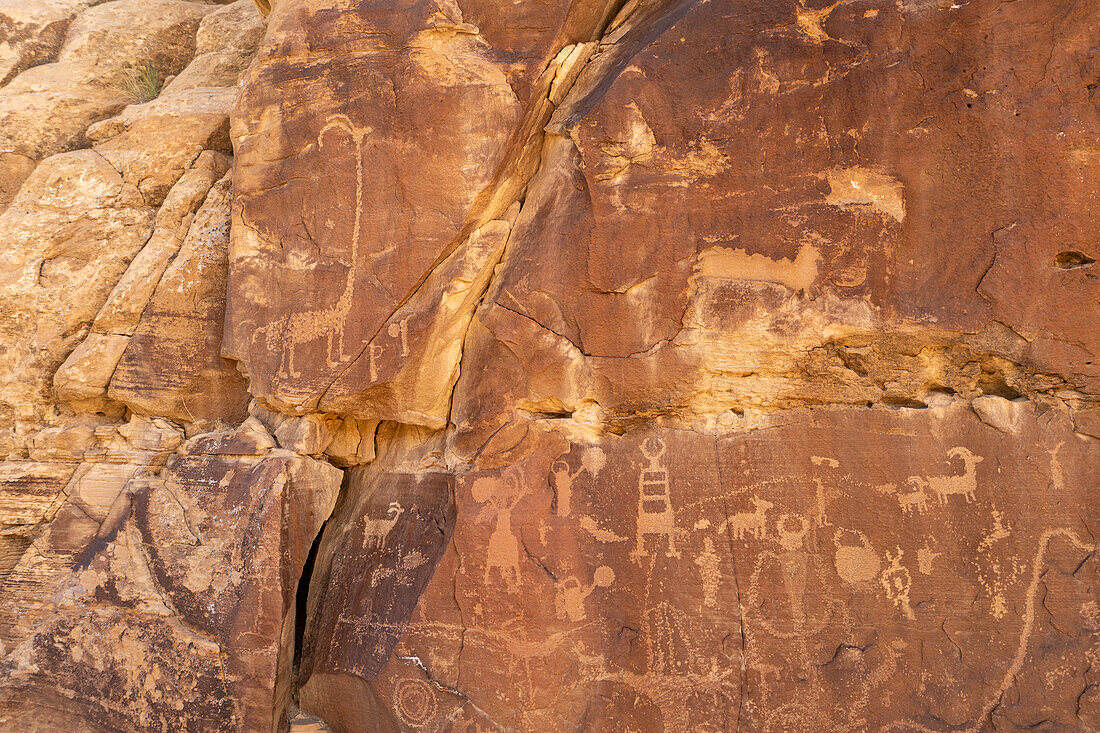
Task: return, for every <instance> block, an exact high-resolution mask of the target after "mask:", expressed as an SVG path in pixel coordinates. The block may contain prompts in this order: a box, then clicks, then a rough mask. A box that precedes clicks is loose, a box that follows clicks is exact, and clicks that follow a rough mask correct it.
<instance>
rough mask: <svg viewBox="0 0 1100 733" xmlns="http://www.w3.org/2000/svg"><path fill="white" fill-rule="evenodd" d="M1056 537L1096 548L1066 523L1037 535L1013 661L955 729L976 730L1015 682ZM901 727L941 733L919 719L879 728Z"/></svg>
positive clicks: (966, 732)
mask: <svg viewBox="0 0 1100 733" xmlns="http://www.w3.org/2000/svg"><path fill="white" fill-rule="evenodd" d="M1055 537H1065V538H1066V539H1067V540H1069V541H1070V542H1071V543H1072V544H1073V545H1074V547H1076V548H1078V549H1079V550H1084V551H1087V552H1095V551H1096V549H1097V547H1096V545H1090V544H1088V543H1087V542H1085V541H1084V540H1082V539H1081V538H1080V537H1079V536H1078V534H1077V533H1076V532H1075V531H1074V530H1072V529H1070V528H1069V527H1057V528H1051V529H1048V530H1046V531H1045V532H1043V534H1042V536H1041V537H1040V538H1039V549H1038V551H1037V552H1036V553H1035V559H1034V560H1033V561H1032V564H1031V582H1030V583H1029V584H1028V588H1027V596H1026V599H1025V605H1024V616H1023V619H1024V623H1023V626H1022V627H1021V628H1020V641H1019V644H1018V645H1017V647H1016V654H1015V655H1013V657H1012V663H1011V664H1010V665H1009V666H1008V669H1007V670H1005V673H1004V676H1003V677H1002V678H1001V684H1000V685H999V686H998V687H997V689H996V690H995V691H994V692H993V694H992V695H990V696H989V698H988V699H987V700H986V702H985V704H984V705H982V709H981V712H979V713H978V715H977V717H976V718H975V720H974V722H973V723H972V724H971V725H970V726H969V727H967V728H964V729H961V730H959V731H958V733H978V731H980V730H981V728H982V726H983V725H984V724H985V722H986V720H987V719H988V718H989V716H990V715H992V714H993V711H994V710H996V709H997V707H998V706H999V705H1000V704H1001V701H1002V700H1003V698H1004V694H1005V693H1006V692H1008V690H1009V689H1010V688H1011V687H1012V685H1013V684H1014V680H1015V677H1016V675H1018V674H1019V673H1020V670H1021V669H1023V666H1024V661H1025V660H1026V659H1027V647H1028V642H1029V641H1030V640H1031V635H1032V633H1033V632H1034V630H1035V615H1036V606H1037V604H1038V591H1039V585H1040V584H1041V583H1042V582H1043V565H1044V562H1045V560H1046V553H1047V550H1048V549H1049V548H1050V542H1051V540H1053V539H1054V538H1055ZM904 730H917V731H921V733H943V730H939V731H937V730H935V729H933V728H929V727H928V726H926V725H924V724H923V723H918V722H917V721H915V720H911V719H910V720H902V721H898V722H895V723H891V724H889V725H887V726H884V727H883V728H881V729H880V733H889V731H904Z"/></svg>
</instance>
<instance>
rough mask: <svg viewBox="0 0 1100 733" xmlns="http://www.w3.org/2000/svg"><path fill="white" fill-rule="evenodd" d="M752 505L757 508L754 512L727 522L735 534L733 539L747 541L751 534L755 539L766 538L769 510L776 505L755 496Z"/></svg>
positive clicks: (743, 514) (736, 516)
mask: <svg viewBox="0 0 1100 733" xmlns="http://www.w3.org/2000/svg"><path fill="white" fill-rule="evenodd" d="M752 505H753V506H754V507H756V508H755V510H754V511H751V512H742V513H740V514H734V515H733V516H732V517H730V518H729V520H728V521H727V525H726V526H727V527H728V528H729V531H730V532H731V533H732V534H733V539H735V540H743V539H745V534H746V533H751V534H752V536H753V538H755V539H760V538H762V537H763V536H764V532H765V530H766V529H767V521H768V520H767V513H768V510H769V509H771V508H772V507H774V506H775V505H774V504H772V503H771V502H770V501H767V500H765V499H759V498H757V497H755V496H754V497H753V498H752Z"/></svg>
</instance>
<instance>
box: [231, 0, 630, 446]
mask: <svg viewBox="0 0 1100 733" xmlns="http://www.w3.org/2000/svg"><path fill="white" fill-rule="evenodd" d="M466 5H469V6H470V7H469V13H468V14H467V12H466V11H467V8H466V7H464V6H463V4H461V3H428V4H419V5H414V6H408V7H401V8H397V7H382V6H375V5H372V4H369V3H356V4H354V5H353V6H352V7H350V8H347V9H346V13H345V12H339V13H337V12H335V11H336V6H335V5H333V4H332V3H328V2H312V3H306V4H303V5H300V6H296V7H294V8H293V9H292V8H291V6H289V5H288V6H285V7H284V8H281V9H280V8H277V9H276V10H275V12H274V13H273V14H272V15H271V17H270V19H269V21H268V23H269V26H268V27H269V31H268V39H269V48H268V49H267V50H266V51H265V52H264V53H263V54H261V56H260V57H259V59H258V61H257V63H256V64H255V66H254V67H253V68H252V70H251V71H250V72H249V76H248V79H247V82H246V85H245V94H244V95H243V96H242V98H241V99H240V101H239V103H238V106H237V112H236V114H235V118H234V127H233V135H234V139H235V141H236V150H237V164H236V165H237V173H236V179H235V180H236V182H237V187H238V189H237V190H238V205H237V209H236V213H235V218H234V221H235V224H234V227H233V233H234V234H233V236H234V243H233V246H232V248H231V271H230V291H229V292H230V296H229V313H230V318H229V322H230V324H232V325H231V328H230V329H229V330H228V332H227V342H226V353H227V354H228V355H230V356H232V357H233V358H236V359H239V360H240V361H241V362H242V363H243V364H244V365H245V367H246V369H247V371H248V373H249V375H250V377H251V380H252V382H251V385H252V390H253V393H254V394H255V395H256V396H257V397H259V398H260V399H261V400H262V401H264V402H266V403H268V404H269V405H270V406H272V407H275V408H277V409H280V410H283V411H287V412H292V413H301V412H306V411H309V410H313V409H321V410H326V411H338V412H341V413H345V414H353V415H356V416H358V417H363V418H382V419H392V420H396V421H401V422H406V423H413V424H421V425H425V426H427V427H430V428H433V429H438V428H441V427H443V426H444V425H445V424H446V412H447V404H448V401H449V392H450V388H451V386H452V385H453V383H454V379H455V378H456V377H457V370H458V361H459V354H458V352H459V350H460V349H458V348H455V347H457V346H458V344H460V343H461V340H462V333H463V332H464V330H465V325H466V322H467V321H468V318H469V316H470V313H471V312H472V310H473V308H474V306H475V305H476V303H477V301H478V300H479V299H480V296H481V293H482V292H483V291H484V288H485V286H486V284H487V281H488V278H489V275H490V274H491V270H492V267H493V265H495V264H496V262H497V261H498V260H499V258H500V255H501V252H502V249H503V247H504V244H505V242H506V240H507V236H508V229H509V227H510V223H511V222H510V219H509V215H508V212H509V208H510V207H511V206H512V204H513V203H514V202H515V201H516V200H517V199H518V198H519V197H520V196H521V194H522V189H523V185H524V180H525V178H526V177H529V175H530V173H531V172H533V170H534V168H535V167H537V164H538V138H539V136H540V135H541V131H540V130H541V127H542V125H543V124H545V121H546V119H547V118H548V117H549V114H550V112H551V111H552V109H553V103H555V102H556V101H560V100H559V99H558V98H557V97H554V99H553V100H550V99H548V97H553V96H554V94H555V93H556V89H557V87H555V86H554V85H555V84H559V83H560V84H564V85H565V87H566V88H567V86H568V84H567V83H565V81H564V80H565V79H566V77H568V76H569V73H570V70H571V69H574V68H576V70H578V71H579V66H580V62H581V56H582V55H583V54H581V53H573V52H572V51H573V50H578V51H579V50H581V49H580V46H583V44H574V45H572V46H569V47H568V49H567V48H564V47H566V46H567V43H568V42H572V41H590V40H592V39H593V38H595V37H597V36H598V33H599V29H600V27H602V23H604V22H606V17H605V16H607V15H608V13H609V10H608V9H607V8H605V7H602V6H601V7H596V4H595V3H584V2H577V3H573V4H569V3H565V2H561V3H548V4H540V5H538V6H532V7H531V8H529V9H528V8H525V9H524V10H523V11H522V13H521V16H523V17H526V16H532V17H538V18H539V22H538V23H536V25H534V26H533V27H532V28H531V29H530V30H529V31H528V32H527V33H526V34H525V36H526V38H525V39H524V41H523V43H520V41H519V39H518V37H517V35H516V33H515V30H514V28H512V27H511V24H512V23H513V22H516V20H517V18H515V17H514V16H513V15H512V14H511V13H509V14H501V13H499V11H497V10H496V9H495V8H490V7H488V6H485V5H484V4H483V3H474V2H471V3H466ZM330 6H331V7H330ZM342 7H343V6H341V8H342ZM467 15H468V16H469V17H467ZM475 18H476V23H477V24H476V25H475V24H474V22H471V21H472V20H473V19H475ZM543 24H544V25H543ZM306 37H308V38H309V39H310V40H309V42H308V43H309V47H310V49H311V50H310V55H309V56H308V57H303V56H300V55H298V53H297V51H295V50H294V49H297V48H300V47H301V44H302V42H303V39H305V38H306ZM362 38H370V39H371V40H370V42H369V43H367V44H366V45H364V44H363V43H362V41H361V39H362ZM498 43H499V44H500V45H496V44H498ZM307 59H308V60H307ZM303 98H308V99H309V104H308V105H303V104H301V103H299V101H297V100H300V99H303ZM319 169H324V170H326V171H328V172H329V174H328V175H327V176H326V177H324V178H319V177H317V176H315V175H313V174H312V173H307V172H311V171H316V170H319ZM305 202H309V203H308V205H306V206H305V208H304V209H303V205H305ZM274 282H281V283H291V284H292V285H291V287H289V288H283V289H282V293H281V294H280V293H278V292H275V291H273V290H272V288H271V284H272V283H274ZM441 344H446V345H447V347H448V348H445V349H442V352H443V353H439V352H440V345H441ZM305 364H311V365H318V366H319V367H320V368H314V369H310V370H304V369H303V365H305ZM442 364H446V368H444V367H443V366H442Z"/></svg>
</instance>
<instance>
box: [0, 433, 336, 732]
mask: <svg viewBox="0 0 1100 733" xmlns="http://www.w3.org/2000/svg"><path fill="white" fill-rule="evenodd" d="M119 432H120V433H121V432H123V431H122V430H120V431H119ZM126 437H127V439H128V440H130V441H131V442H133V441H134V438H133V437H132V436H126ZM143 437H144V434H143ZM177 443H178V441H177ZM171 447H172V444H171V443H168V444H167V445H162V446H161V448H162V449H163V448H171ZM272 447H273V442H272V441H271V439H270V437H269V436H267V435H266V433H265V432H264V431H263V429H262V427H259V426H257V425H255V424H253V423H246V427H245V428H244V429H242V430H240V431H237V432H234V433H227V434H225V435H214V436H204V437H202V438H195V439H193V440H192V441H190V442H189V443H188V444H186V445H185V446H183V447H182V449H181V450H180V451H178V452H177V453H175V454H170V451H169V454H170V456H169V455H164V452H163V451H162V452H161V453H157V452H156V451H150V450H146V451H141V450H139V451H136V452H134V453H131V454H130V455H129V456H126V458H128V459H129V462H122V463H117V464H116V463H112V462H110V461H113V460H119V456H118V454H116V453H114V452H113V451H109V452H108V454H107V456H106V459H107V461H108V462H105V463H97V464H92V465H91V466H90V470H89V471H88V473H86V474H84V476H83V477H82V478H81V479H80V481H79V482H73V483H70V486H69V488H68V489H67V491H68V496H67V497H66V498H65V501H64V504H63V505H62V507H61V509H60V510H59V513H58V519H57V520H55V521H54V522H53V523H52V524H51V525H50V526H49V528H48V529H47V530H46V531H45V532H44V533H43V534H42V535H41V536H40V537H39V538H38V539H37V540H36V542H35V543H34V545H33V546H32V547H31V549H30V550H29V551H28V552H27V553H26V554H24V556H23V558H22V560H21V561H20V563H19V564H18V565H17V566H16V567H15V568H14V569H13V570H12V572H11V573H10V574H9V575H8V577H7V579H6V580H5V581H4V593H5V596H7V597H9V598H11V599H12V603H11V604H10V605H9V607H8V608H6V609H5V611H4V614H3V618H2V619H0V639H2V640H3V642H4V645H5V651H7V652H8V656H7V661H6V662H5V669H4V670H3V673H4V674H3V681H2V682H0V684H2V685H3V687H4V694H3V696H2V697H0V699H2V700H3V702H2V703H0V722H3V723H5V725H7V726H9V727H14V728H16V729H19V730H60V729H62V728H69V729H74V730H89V729H90V730H108V729H116V730H117V729H123V730H151V729H155V728H162V727H167V728H172V729H183V730H225V729H235V730H280V729H281V726H282V720H283V717H284V715H285V709H286V705H287V704H288V702H289V696H288V695H289V690H288V689H282V688H278V687H277V685H276V679H277V677H278V676H279V674H280V669H282V668H289V666H290V664H291V661H292V660H291V658H292V656H293V653H294V647H293V638H294V610H295V590H296V586H297V582H298V577H299V576H300V574H301V572H302V567H303V565H304V564H305V561H306V556H307V554H308V552H309V548H310V544H311V543H312V541H313V537H314V535H315V534H316V533H317V531H318V529H319V528H320V525H321V523H322V522H323V521H324V520H325V519H326V518H327V517H328V515H329V513H330V512H331V511H332V507H333V504H334V503H335V501H336V495H337V491H338V489H339V487H340V476H341V474H340V471H339V470H338V469H336V468H333V467H332V466H329V465H327V464H325V463H323V462H320V461H316V460H314V459H311V458H304V457H300V456H296V455H295V454H293V453H289V452H287V451H280V450H271V449H272ZM158 457H159V458H161V460H163V459H164V458H167V460H168V463H167V466H166V467H165V468H164V470H163V473H162V474H161V475H159V476H156V475H149V474H148V473H147V472H146V471H144V470H143V469H142V468H140V467H138V466H144V465H148V464H146V463H145V461H146V460H148V461H153V462H155V461H156V460H157V458H158ZM135 459H137V460H139V461H141V463H134V462H133V461H135ZM85 465H87V464H85ZM98 467H102V470H101V473H103V472H104V471H107V473H105V474H104V475H101V476H97V477H96V480H94V481H93V479H92V478H91V476H92V472H93V471H95V469H96V468H98ZM238 517H239V518H240V519H239V520H238V519H237V518H238ZM69 518H71V519H69ZM227 521H232V522H234V523H235V522H236V521H239V522H240V524H239V525H237V531H233V532H226V531H225V530H224V529H223V527H224V526H225V524H226V522H227ZM282 674H283V677H284V678H285V676H286V673H285V672H283V673H282ZM106 680H111V683H110V684H104V683H105V681H106Z"/></svg>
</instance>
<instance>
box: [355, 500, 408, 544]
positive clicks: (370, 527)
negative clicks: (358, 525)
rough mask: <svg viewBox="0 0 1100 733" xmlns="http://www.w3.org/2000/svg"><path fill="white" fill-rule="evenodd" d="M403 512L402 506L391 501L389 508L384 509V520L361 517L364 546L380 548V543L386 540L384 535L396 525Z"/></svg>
mask: <svg viewBox="0 0 1100 733" xmlns="http://www.w3.org/2000/svg"><path fill="white" fill-rule="evenodd" d="M403 511H405V508H404V507H403V506H401V505H400V504H399V503H398V502H396V501H391V502H390V505H389V507H388V508H387V509H386V518H385V519H371V518H370V517H363V544H364V546H365V547H367V548H372V547H374V548H377V547H381V546H382V542H384V541H385V539H386V535H388V534H389V533H390V530H391V529H393V525H395V524H397V518H398V517H400V516H401V512H403Z"/></svg>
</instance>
